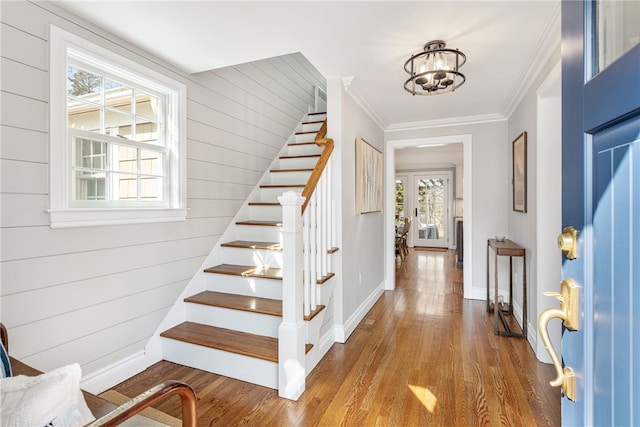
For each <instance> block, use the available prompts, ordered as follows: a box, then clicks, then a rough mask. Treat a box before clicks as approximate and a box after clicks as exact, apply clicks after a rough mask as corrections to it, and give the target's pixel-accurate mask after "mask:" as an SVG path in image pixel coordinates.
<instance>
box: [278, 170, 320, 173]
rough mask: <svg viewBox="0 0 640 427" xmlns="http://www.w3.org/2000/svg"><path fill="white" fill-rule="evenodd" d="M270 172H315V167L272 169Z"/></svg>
mask: <svg viewBox="0 0 640 427" xmlns="http://www.w3.org/2000/svg"><path fill="white" fill-rule="evenodd" d="M269 172H271V173H278V172H313V169H271V170H270V171H269Z"/></svg>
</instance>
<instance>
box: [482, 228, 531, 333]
mask: <svg viewBox="0 0 640 427" xmlns="http://www.w3.org/2000/svg"><path fill="white" fill-rule="evenodd" d="M491 250H493V252H495V255H494V260H495V264H494V269H493V275H494V289H495V296H494V300H493V307H491V304H490V300H489V288H490V286H489V258H490V257H489V255H490V251H491ZM499 256H508V257H509V307H508V308H506V309H501V308H500V307H499V304H498V276H499V274H498V257H499ZM513 257H522V333H518V332H514V331H512V330H511V328H510V327H509V324H508V323H507V322H506V320H505V315H506V314H508V315H511V316H513ZM491 311H494V313H495V315H494V318H495V326H494V333H495V334H496V335H505V336H509V337H521V338H525V339H526V338H527V251H526V249H525V248H523V247H521V246H519V245H518V244H517V243H514V242H512V241H511V240H509V239H506V240H504V241H502V242H500V241H498V240H497V239H489V240H487V312H491ZM498 319H500V321H501V322H502V326H503V328H504V329H500V325H499V323H500V322H499V321H498Z"/></svg>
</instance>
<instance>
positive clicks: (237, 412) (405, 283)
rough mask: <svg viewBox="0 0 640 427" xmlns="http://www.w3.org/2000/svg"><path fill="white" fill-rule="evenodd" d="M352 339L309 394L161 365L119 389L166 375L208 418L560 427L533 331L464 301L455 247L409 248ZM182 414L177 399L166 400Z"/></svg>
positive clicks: (165, 406)
mask: <svg viewBox="0 0 640 427" xmlns="http://www.w3.org/2000/svg"><path fill="white" fill-rule="evenodd" d="M396 277H397V289H396V290H395V291H386V292H385V293H384V295H383V296H382V297H381V298H380V300H379V301H378V302H377V303H376V305H375V306H374V307H373V308H372V309H371V311H370V312H369V313H368V314H367V316H366V317H365V319H364V320H363V321H362V322H361V324H360V325H359V326H358V328H357V329H356V331H355V332H354V333H353V334H352V335H351V337H350V338H349V340H348V341H347V342H346V343H345V344H334V345H333V347H332V348H331V350H330V351H329V353H328V354H327V356H326V357H325V358H324V359H323V360H322V361H321V362H320V363H319V364H318V366H317V367H316V368H315V369H314V370H313V372H312V373H311V374H310V375H309V376H308V378H307V390H306V392H305V393H304V394H303V395H302V397H301V398H300V400H299V401H297V402H292V401H289V400H285V399H280V398H279V397H278V395H277V392H276V391H275V390H271V389H268V388H264V387H260V386H255V385H252V384H248V383H245V382H242V381H237V380H233V379H229V378H225V377H221V376H219V375H214V374H210V373H207V372H203V371H199V370H197V369H191V368H187V367H183V366H180V365H176V364H173V363H169V362H160V363H157V364H156V365H154V366H152V367H151V368H149V369H147V370H146V371H144V372H142V373H140V374H138V375H136V376H135V377H133V378H131V379H129V380H127V381H125V382H123V383H122V384H119V385H118V386H116V387H114V388H115V390H117V391H119V392H121V393H123V394H125V395H128V396H135V395H136V394H138V393H141V392H143V391H144V390H146V389H148V388H150V387H151V386H153V385H155V384H157V383H159V382H161V381H163V380H165V379H180V380H183V381H186V382H188V383H189V384H191V385H192V386H193V387H194V388H195V390H196V392H197V393H198V414H199V416H198V417H199V418H198V419H199V425H200V426H209V425H220V426H240V425H246V426H431V425H433V426H480V425H483V426H484V425H486V426H500V425H504V426H558V425H560V394H559V391H558V389H557V388H556V389H552V388H551V387H550V386H549V384H548V383H549V380H551V379H552V378H553V377H554V370H553V368H552V367H551V366H550V365H545V364H542V363H539V362H537V361H536V359H535V355H534V354H533V351H532V350H531V348H530V346H529V345H528V344H527V342H526V341H525V340H522V339H519V338H508V337H498V336H495V335H494V334H493V316H492V315H491V314H487V313H486V312H485V306H484V301H465V300H463V299H462V271H461V270H456V269H455V268H454V254H453V252H431V251H413V250H411V251H410V254H409V256H408V258H407V259H406V260H405V262H404V263H403V264H402V266H400V267H399V268H398V271H397V274H396ZM156 407H157V408H158V409H160V410H162V411H165V412H167V413H169V414H170V415H173V416H175V417H178V418H179V417H180V405H179V399H178V398H177V397H172V398H170V399H167V400H166V401H164V402H161V403H160V404H158V405H156Z"/></svg>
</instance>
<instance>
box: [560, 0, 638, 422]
mask: <svg viewBox="0 0 640 427" xmlns="http://www.w3.org/2000/svg"><path fill="white" fill-rule="evenodd" d="M616 8H618V9H616ZM638 22H640V2H631V1H630V2H604V1H585V2H581V1H575V0H563V5H562V85H563V90H562V98H563V99H562V103H563V107H562V115H563V116H562V127H563V129H562V168H563V172H562V179H563V182H562V192H563V196H562V211H563V212H562V222H563V227H565V226H573V227H575V228H576V229H578V230H579V231H580V234H579V242H578V258H576V259H574V260H569V259H564V260H563V277H565V278H567V277H571V278H573V279H574V280H575V281H576V282H578V283H579V284H580V285H581V286H582V292H581V300H580V304H581V317H580V328H579V330H578V331H575V332H571V331H569V330H565V331H564V333H563V338H562V358H563V363H564V365H565V366H569V367H571V368H573V370H574V371H575V373H576V377H577V381H576V391H577V393H576V399H575V401H570V400H568V399H567V398H564V397H563V399H562V424H563V425H572V426H573V425H597V426H600V425H602V426H609V425H619V426H640V45H638V39H639V36H640V29H639V26H638Z"/></svg>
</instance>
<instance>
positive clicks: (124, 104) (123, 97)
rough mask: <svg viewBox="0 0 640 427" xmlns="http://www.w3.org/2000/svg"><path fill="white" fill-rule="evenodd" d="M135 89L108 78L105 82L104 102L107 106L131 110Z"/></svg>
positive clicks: (126, 110)
mask: <svg viewBox="0 0 640 427" xmlns="http://www.w3.org/2000/svg"><path fill="white" fill-rule="evenodd" d="M132 99H133V89H131V88H130V87H126V86H123V85H121V84H120V83H118V82H114V81H112V80H109V79H106V80H105V82H104V103H105V105H106V106H107V107H111V108H115V109H117V110H120V111H125V112H131V104H132Z"/></svg>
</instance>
